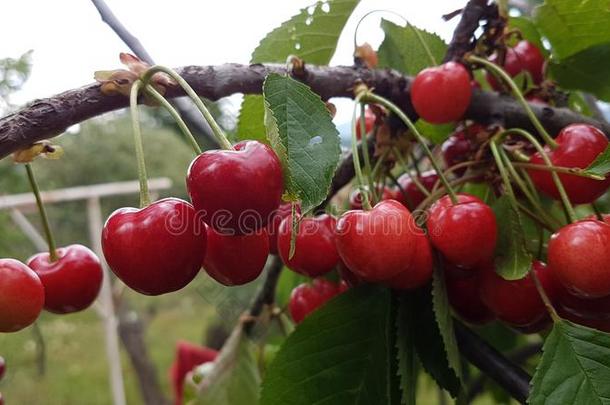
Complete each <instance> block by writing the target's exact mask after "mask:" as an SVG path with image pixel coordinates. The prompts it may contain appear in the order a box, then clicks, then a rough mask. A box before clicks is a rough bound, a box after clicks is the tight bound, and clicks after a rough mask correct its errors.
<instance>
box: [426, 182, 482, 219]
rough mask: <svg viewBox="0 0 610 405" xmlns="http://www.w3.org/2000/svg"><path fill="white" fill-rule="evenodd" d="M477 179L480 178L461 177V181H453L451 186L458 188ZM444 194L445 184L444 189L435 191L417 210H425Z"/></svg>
mask: <svg viewBox="0 0 610 405" xmlns="http://www.w3.org/2000/svg"><path fill="white" fill-rule="evenodd" d="M477 178H479V175H472V176H464V177H460V178H459V179H455V180H453V181H452V182H451V186H455V187H458V186H460V185H462V184H465V183H468V182H469V181H471V180H475V179H477ZM444 193H445V190H444V184H443V188H442V189H438V190H433V191H432V193H430V195H429V196H428V197H426V198H425V199H424V201H422V202H421V203H420V204H419V205H418V206H417V207H416V208H417V209H423V208H424V207H427V206H428V205H429V204H430V203H431V202H433V201H435V200H436V199H438V198H439V197H441V196H442V195H443V194H444ZM417 209H416V210H417Z"/></svg>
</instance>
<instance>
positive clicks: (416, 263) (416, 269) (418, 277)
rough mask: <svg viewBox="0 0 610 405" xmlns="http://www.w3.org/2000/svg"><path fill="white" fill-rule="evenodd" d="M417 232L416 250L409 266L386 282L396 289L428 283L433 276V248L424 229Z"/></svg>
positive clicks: (412, 287) (406, 288)
mask: <svg viewBox="0 0 610 405" xmlns="http://www.w3.org/2000/svg"><path fill="white" fill-rule="evenodd" d="M414 232H415V250H414V252H413V258H412V259H411V264H410V265H409V267H408V268H407V269H405V270H403V271H401V272H400V273H398V275H396V276H394V277H393V278H391V279H390V280H389V281H387V282H386V283H385V285H387V286H388V287H390V288H392V289H395V290H412V289H415V288H418V287H421V286H423V285H425V284H427V283H428V282H429V281H430V279H431V278H432V265H433V262H432V248H431V247H430V242H429V241H428V237H427V236H426V234H425V233H424V231H422V230H420V229H416V230H414Z"/></svg>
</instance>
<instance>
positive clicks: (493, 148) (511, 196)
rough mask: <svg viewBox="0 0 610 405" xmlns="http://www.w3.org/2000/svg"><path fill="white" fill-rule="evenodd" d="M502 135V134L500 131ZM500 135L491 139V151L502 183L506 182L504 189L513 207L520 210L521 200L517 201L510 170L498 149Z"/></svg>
mask: <svg viewBox="0 0 610 405" xmlns="http://www.w3.org/2000/svg"><path fill="white" fill-rule="evenodd" d="M500 135H502V134H501V133H500ZM499 140H500V138H498V135H496V136H494V138H493V139H492V140H491V142H490V144H489V147H490V149H491V153H492V155H493V157H494V159H495V161H496V166H497V167H498V171H499V172H500V177H502V183H503V184H504V191H505V192H506V195H508V199H509V200H510V203H511V205H512V206H513V209H514V210H515V212H516V211H518V210H519V202H518V201H517V197H515V192H514V191H513V186H512V184H511V183H510V177H509V175H508V171H507V170H506V167H505V166H504V162H503V161H502V156H500V151H499V150H498V141H499Z"/></svg>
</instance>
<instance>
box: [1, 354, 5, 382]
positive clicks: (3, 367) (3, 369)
mask: <svg viewBox="0 0 610 405" xmlns="http://www.w3.org/2000/svg"><path fill="white" fill-rule="evenodd" d="M4 374H6V361H5V360H4V357H2V356H0V380H2V378H3V377H4Z"/></svg>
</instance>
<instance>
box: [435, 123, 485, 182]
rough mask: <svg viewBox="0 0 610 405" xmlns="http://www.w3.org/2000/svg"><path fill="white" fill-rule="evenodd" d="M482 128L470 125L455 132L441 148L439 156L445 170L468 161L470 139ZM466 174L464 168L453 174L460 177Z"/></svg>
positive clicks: (471, 146) (470, 152)
mask: <svg viewBox="0 0 610 405" xmlns="http://www.w3.org/2000/svg"><path fill="white" fill-rule="evenodd" d="M482 130H483V127H482V126H481V125H479V124H472V125H469V126H467V127H466V128H464V129H462V130H460V131H456V132H455V133H453V135H451V136H450V137H449V138H447V140H446V141H445V142H443V144H442V146H441V154H442V155H443V160H444V161H445V166H446V167H447V168H449V167H452V166H455V165H456V164H458V163H462V162H465V161H467V160H468V158H469V157H470V155H471V154H472V152H473V150H472V148H473V145H472V142H471V139H472V138H473V137H474V136H476V134H477V133H479V132H481V131H482ZM464 172H466V168H462V169H458V170H456V171H454V172H453V173H454V174H456V175H457V176H461V175H463V174H464Z"/></svg>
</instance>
